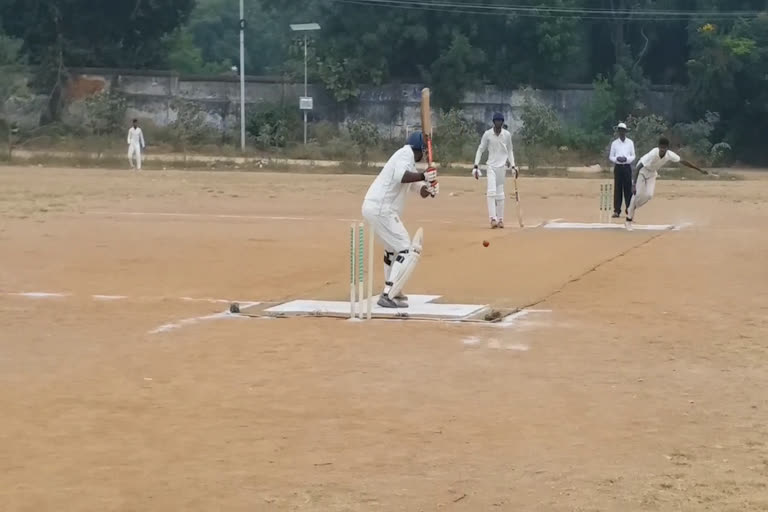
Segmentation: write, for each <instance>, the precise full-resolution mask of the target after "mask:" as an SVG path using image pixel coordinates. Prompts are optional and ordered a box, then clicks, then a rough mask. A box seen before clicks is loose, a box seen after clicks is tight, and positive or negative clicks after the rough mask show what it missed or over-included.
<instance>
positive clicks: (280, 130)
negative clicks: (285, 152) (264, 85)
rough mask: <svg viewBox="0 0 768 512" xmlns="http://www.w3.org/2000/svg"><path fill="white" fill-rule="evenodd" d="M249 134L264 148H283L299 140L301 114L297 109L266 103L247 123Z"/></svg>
mask: <svg viewBox="0 0 768 512" xmlns="http://www.w3.org/2000/svg"><path fill="white" fill-rule="evenodd" d="M245 129H246V131H247V132H248V134H249V135H250V136H251V137H253V138H255V139H256V142H257V143H258V144H259V146H260V147H262V148H265V149H266V148H283V147H285V146H286V145H287V144H288V143H289V142H293V141H296V140H298V138H299V133H300V132H301V130H302V128H301V120H300V118H299V112H298V110H296V109H295V108H292V107H287V106H280V105H276V104H272V103H264V104H261V105H260V106H259V109H258V111H257V112H255V113H253V114H252V115H251V116H250V117H249V118H248V120H247V121H246V126H245Z"/></svg>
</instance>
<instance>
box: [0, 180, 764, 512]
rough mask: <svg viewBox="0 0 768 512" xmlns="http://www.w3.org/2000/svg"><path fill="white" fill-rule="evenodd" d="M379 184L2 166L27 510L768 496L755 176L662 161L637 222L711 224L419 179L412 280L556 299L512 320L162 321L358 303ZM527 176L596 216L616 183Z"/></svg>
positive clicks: (10, 491) (6, 347)
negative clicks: (619, 225)
mask: <svg viewBox="0 0 768 512" xmlns="http://www.w3.org/2000/svg"><path fill="white" fill-rule="evenodd" d="M370 180H371V177H363V176H321V175H292V174H266V173H265V174H261V173H259V174H251V173H223V172H219V173H209V172H186V173H185V172H155V171H147V172H144V173H142V174H140V175H135V174H130V173H129V172H127V171H115V170H112V171H98V170H76V169H38V168H0V292H2V293H0V326H1V327H0V411H2V419H1V420H0V503H2V506H0V508H1V509H2V510H4V511H30V512H31V511H35V512H37V511H43V510H57V511H63V510H67V511H94V512H95V511H99V512H101V511H150V510H151V511H172V510H175V511H181V510H184V511H193V510H194V511H213V510H221V511H228V512H229V511H249V512H250V511H262V510H264V511H272V510H275V511H283V510H286V511H293V510H300V511H318V512H319V511H371V510H382V511H432V510H455V511H486V510H503V511H539V510H541V511H582V512H585V511H634V510H649V511H655V510H664V511H666V510H670V511H678V510H686V511H689V510H690V511H694V510H695V511H699V510H712V511H718V512H726V511H733V512H736V511H738V512H745V511H757V510H768V444H767V443H768V391H766V390H767V389H768V370H766V361H767V360H768V229H766V220H767V219H768V206H767V203H766V199H767V198H768V180H765V179H759V178H758V177H757V176H753V177H752V178H750V179H747V180H744V181H725V180H724V181H722V182H686V181H674V182H673V181H663V182H660V183H659V184H658V186H657V191H658V196H657V197H656V198H655V199H654V200H653V201H652V202H651V203H649V204H648V205H647V206H646V207H645V208H644V209H642V210H641V211H640V212H639V214H638V219H637V221H638V222H639V223H683V222H689V223H692V225H691V226H689V227H688V228H686V229H683V230H681V231H678V232H664V233H648V232H639V231H635V232H631V233H629V232H623V231H619V232H584V231H554V230H543V229H526V230H522V231H521V230H518V229H517V228H516V227H513V226H514V225H515V222H514V206H513V203H511V202H508V207H507V208H508V214H507V217H508V219H509V220H508V225H510V226H509V227H508V229H506V230H504V231H493V232H492V231H490V230H489V229H487V228H486V219H485V213H484V208H485V206H484V204H485V199H484V197H483V187H484V182H480V183H478V182H475V181H474V180H471V179H462V178H446V179H444V180H442V182H441V187H442V190H441V196H440V197H439V198H438V199H437V200H419V199H418V198H416V197H414V198H413V200H411V201H410V203H409V204H408V205H407V212H406V215H405V222H406V225H407V226H408V227H409V229H411V231H412V232H413V231H414V230H415V228H416V227H418V226H423V227H424V230H425V255H424V258H423V259H422V262H421V264H420V268H419V269H418V271H417V273H416V274H415V276H414V278H413V280H412V282H411V283H410V285H409V286H408V289H407V290H406V292H410V293H429V294H435V295H442V296H443V297H444V299H445V300H450V301H451V302H459V303H482V304H485V303H487V304H490V305H492V306H494V307H496V308H514V307H518V306H521V305H525V304H533V303H535V304H536V306H535V307H536V308H537V309H540V310H551V312H549V313H545V312H542V313H538V314H535V315H531V316H529V317H525V318H524V319H523V320H522V321H521V322H520V323H519V324H516V325H514V326H512V327H509V328H500V327H494V326H487V325H479V326H478V325H456V324H445V323H443V324H440V323H421V322H413V321H375V322H373V323H359V322H358V323H354V322H349V321H344V320H334V319H310V318H303V319H279V320H278V319H273V320H265V319H250V318H223V319H222V318H213V319H208V320H199V321H195V320H190V321H189V322H187V323H182V324H179V325H177V328H168V329H165V330H163V329H161V330H160V331H159V332H156V333H155V334H150V332H152V331H156V330H157V329H158V327H160V326H163V325H166V324H169V323H177V324H178V322H179V321H180V320H182V319H195V318H199V317H202V316H206V315H211V314H216V313H219V312H222V311H223V310H225V309H226V307H227V304H226V302H222V303H216V302H208V301H205V300H196V301H192V300H189V299H186V300H185V299H183V298H184V297H186V298H193V299H222V300H225V301H226V300H239V301H249V300H253V301H281V300H287V299H296V298H324V299H332V298H335V299H339V300H343V299H344V298H345V297H346V296H347V293H348V286H349V285H348V266H347V265H348V229H349V222H348V221H345V220H340V219H351V218H358V217H359V208H360V201H361V198H362V195H363V194H364V191H365V189H366V187H367V185H368V183H369V182H370ZM451 193H453V194H454V195H451ZM521 194H522V200H523V202H524V211H525V215H526V220H527V222H528V223H529V224H536V223H537V222H540V221H542V220H545V219H552V218H564V219H567V220H579V221H588V222H589V221H592V222H594V221H597V217H598V211H597V210H598V197H597V195H598V182H597V181H595V180H586V179H524V180H522V181H521ZM163 214H171V215H163ZM483 239H488V240H489V241H490V242H491V245H490V247H488V248H484V247H483V246H482V240H483ZM380 260H381V258H380V257H379V255H377V257H376V264H377V265H380ZM380 273H381V272H380V268H378V267H377V270H376V275H377V276H379V275H380ZM32 292H34V293H57V294H62V295H60V296H59V295H55V296H42V295H14V293H32ZM95 295H97V296H100V297H94V296H95ZM105 296H108V297H105Z"/></svg>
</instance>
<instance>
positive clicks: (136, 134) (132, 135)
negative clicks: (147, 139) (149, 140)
mask: <svg viewBox="0 0 768 512" xmlns="http://www.w3.org/2000/svg"><path fill="white" fill-rule="evenodd" d="M128 145H130V146H137V147H141V148H143V147H144V133H143V132H142V131H141V128H133V127H131V129H130V130H128Z"/></svg>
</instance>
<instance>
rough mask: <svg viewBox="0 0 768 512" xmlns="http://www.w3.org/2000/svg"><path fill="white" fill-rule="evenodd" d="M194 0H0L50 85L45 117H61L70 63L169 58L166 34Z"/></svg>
mask: <svg viewBox="0 0 768 512" xmlns="http://www.w3.org/2000/svg"><path fill="white" fill-rule="evenodd" d="M193 6H194V0H151V1H150V0H136V1H134V2H111V3H110V4H109V8H104V7H103V6H101V7H99V8H96V7H94V5H93V2H92V0H0V21H1V22H2V28H3V29H4V30H5V31H6V32H7V33H8V34H9V35H11V36H13V37H16V38H19V39H21V40H22V41H23V42H24V45H23V48H24V50H25V51H26V52H27V53H28V55H29V58H30V61H31V63H33V64H37V65H39V67H38V69H39V70H40V71H41V72H40V73H39V74H38V76H37V77H36V82H37V83H38V85H39V86H40V87H41V88H42V89H44V90H47V91H50V101H49V107H48V113H47V116H44V117H45V118H46V119H56V118H58V114H59V110H60V105H61V91H62V88H63V86H64V84H65V82H66V78H67V68H68V67H72V66H109V67H122V68H126V67H127V68H137V67H138V68H141V67H147V66H151V65H157V64H160V63H162V62H163V61H164V52H162V51H161V50H162V49H163V36H164V35H166V34H168V33H170V32H172V31H173V30H174V29H175V28H176V27H177V26H179V25H180V24H182V23H184V21H185V20H186V18H187V16H188V15H189V12H190V11H191V10H192V7H193Z"/></svg>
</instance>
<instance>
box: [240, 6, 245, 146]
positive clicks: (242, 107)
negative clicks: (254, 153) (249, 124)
mask: <svg viewBox="0 0 768 512" xmlns="http://www.w3.org/2000/svg"><path fill="white" fill-rule="evenodd" d="M240 149H241V150H242V151H245V6H244V5H243V0H240Z"/></svg>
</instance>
